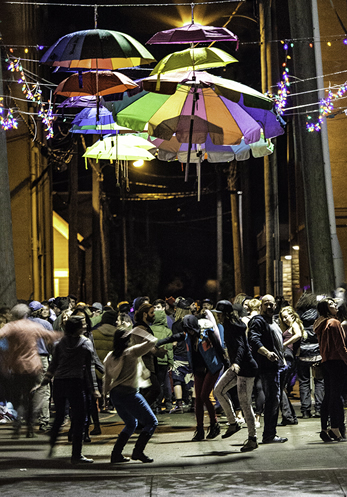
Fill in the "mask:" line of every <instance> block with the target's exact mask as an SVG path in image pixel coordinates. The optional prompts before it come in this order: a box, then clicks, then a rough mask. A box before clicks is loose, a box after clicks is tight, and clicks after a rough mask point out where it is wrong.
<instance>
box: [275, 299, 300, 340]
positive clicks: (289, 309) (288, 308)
mask: <svg viewBox="0 0 347 497" xmlns="http://www.w3.org/2000/svg"><path fill="white" fill-rule="evenodd" d="M284 311H286V312H288V314H291V315H292V316H293V318H294V322H295V323H297V324H298V325H299V328H300V330H301V335H302V336H304V333H305V330H304V325H303V324H302V321H301V319H300V317H299V314H298V313H297V312H295V310H294V309H293V307H292V306H291V305H287V306H286V307H282V309H281V310H280V312H279V315H278V320H279V325H280V328H281V330H282V331H285V330H286V329H287V328H288V326H287V325H286V324H285V322H284V321H283V318H282V313H283V312H284Z"/></svg>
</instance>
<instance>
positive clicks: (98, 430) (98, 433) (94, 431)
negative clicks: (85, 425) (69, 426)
mask: <svg viewBox="0 0 347 497" xmlns="http://www.w3.org/2000/svg"><path fill="white" fill-rule="evenodd" d="M89 435H93V436H94V435H101V428H100V426H98V427H96V428H94V429H93V430H92V431H91V432H90V433H89Z"/></svg>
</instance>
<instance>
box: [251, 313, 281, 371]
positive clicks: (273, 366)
mask: <svg viewBox="0 0 347 497" xmlns="http://www.w3.org/2000/svg"><path fill="white" fill-rule="evenodd" d="M248 341H249V345H250V346H251V350H252V354H253V357H254V359H255V360H256V361H257V364H258V367H259V372H260V373H266V372H271V371H273V372H275V371H277V370H278V362H277V361H274V362H272V361H270V360H269V359H267V357H265V356H264V355H262V354H260V353H259V352H258V350H259V349H260V347H265V348H267V349H268V350H269V351H270V352H274V351H275V346H274V340H273V336H272V332H271V329H270V326H269V323H268V322H267V321H266V320H265V319H264V318H263V316H261V315H260V314H257V315H256V316H254V317H253V318H252V319H251V320H250V322H249V323H248Z"/></svg>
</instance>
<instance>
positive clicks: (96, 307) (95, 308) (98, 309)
mask: <svg viewBox="0 0 347 497" xmlns="http://www.w3.org/2000/svg"><path fill="white" fill-rule="evenodd" d="M91 311H92V312H93V317H95V316H99V314H102V311H103V306H102V304H101V302H94V303H93V305H92V306H91Z"/></svg>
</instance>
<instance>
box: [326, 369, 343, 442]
mask: <svg viewBox="0 0 347 497" xmlns="http://www.w3.org/2000/svg"><path fill="white" fill-rule="evenodd" d="M322 366H323V374H324V385H325V394H324V399H323V402H322V406H321V426H322V430H326V429H327V426H328V417H329V415H330V423H331V427H332V428H339V430H340V433H341V435H342V436H345V422H344V409H343V400H342V392H343V388H344V386H345V383H346V381H347V366H346V364H345V363H344V362H343V361H326V362H323V363H322Z"/></svg>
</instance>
